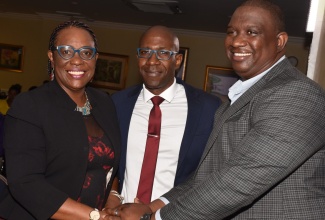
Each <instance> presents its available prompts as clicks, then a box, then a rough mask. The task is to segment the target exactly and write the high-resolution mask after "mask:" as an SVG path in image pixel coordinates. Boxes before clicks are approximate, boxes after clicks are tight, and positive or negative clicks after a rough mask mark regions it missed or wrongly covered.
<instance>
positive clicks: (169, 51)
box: [137, 47, 178, 60]
mask: <svg viewBox="0 0 325 220" xmlns="http://www.w3.org/2000/svg"><path fill="white" fill-rule="evenodd" d="M140 50H147V51H149V55H148V56H147V57H144V56H141V55H140ZM159 51H162V52H168V53H170V54H169V57H168V58H167V59H164V58H161V57H159V55H158V52H159ZM154 53H155V55H156V58H157V59H158V60H169V59H170V58H171V57H172V56H173V55H175V54H178V52H176V51H171V50H151V49H148V48H140V47H139V48H137V55H138V57H139V58H144V59H150V57H151V56H152V54H154Z"/></svg>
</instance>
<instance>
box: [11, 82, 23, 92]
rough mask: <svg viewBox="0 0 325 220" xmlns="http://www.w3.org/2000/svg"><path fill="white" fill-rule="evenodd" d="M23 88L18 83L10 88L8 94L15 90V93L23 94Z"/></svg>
mask: <svg viewBox="0 0 325 220" xmlns="http://www.w3.org/2000/svg"><path fill="white" fill-rule="evenodd" d="M21 87H22V86H21V85H20V84H18V83H17V84H14V85H12V86H10V88H9V90H8V92H9V91H12V90H14V91H16V93H17V94H19V93H20V92H21Z"/></svg>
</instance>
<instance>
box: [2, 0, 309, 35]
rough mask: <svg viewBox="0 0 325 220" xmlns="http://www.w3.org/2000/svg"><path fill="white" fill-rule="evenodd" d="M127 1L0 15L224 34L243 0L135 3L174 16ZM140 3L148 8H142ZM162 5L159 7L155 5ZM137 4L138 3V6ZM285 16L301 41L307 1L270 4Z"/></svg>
mask: <svg viewBox="0 0 325 220" xmlns="http://www.w3.org/2000/svg"><path fill="white" fill-rule="evenodd" d="M129 1H130V0H87V1H85V0H32V1H26V0H0V13H24V14H34V15H40V14H42V13H46V14H57V15H62V14H63V15H67V16H68V17H74V18H76V19H82V20H84V21H87V23H89V24H90V22H93V21H104V22H113V23H123V24H124V23H125V24H135V25H144V26H151V25H157V24H160V25H165V26H168V27H170V28H175V29H185V30H195V31H206V32H219V33H224V32H225V30H226V27H227V24H228V22H229V18H230V15H231V14H232V12H233V11H234V9H235V8H236V7H237V6H238V5H239V4H240V3H241V2H242V1H243V0H175V1H174V0H165V1H164V0H136V1H137V2H138V3H137V5H138V6H141V7H144V8H147V9H150V8H152V7H154V9H156V8H157V6H158V8H159V9H161V10H165V9H166V10H170V9H171V10H172V11H175V12H181V13H176V14H168V13H169V12H168V11H167V13H154V12H143V11H141V10H138V9H136V8H135V7H131V6H130V3H129ZM143 1H146V2H150V5H143ZM161 1H162V2H163V3H159V2H161ZM139 2H140V3H139ZM274 2H275V3H277V4H278V5H280V6H281V8H282V9H283V10H284V12H285V15H286V23H287V32H288V34H289V36H291V37H301V38H304V37H305V29H306V23H307V17H308V11H309V4H310V1H309V0H274Z"/></svg>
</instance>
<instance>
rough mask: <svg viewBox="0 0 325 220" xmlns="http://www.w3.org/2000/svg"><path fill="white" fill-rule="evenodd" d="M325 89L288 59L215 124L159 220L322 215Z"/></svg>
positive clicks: (219, 114) (222, 112) (225, 110)
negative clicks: (189, 174)
mask: <svg viewBox="0 0 325 220" xmlns="http://www.w3.org/2000/svg"><path fill="white" fill-rule="evenodd" d="M324 113H325V91H324V90H323V89H322V88H321V87H320V86H319V85H317V84H316V83H315V82H313V81H311V80H310V79H308V78H307V77H306V76H305V75H304V74H302V73H300V72H299V71H298V70H297V69H296V68H295V67H293V66H292V65H291V64H290V62H289V61H288V60H287V59H285V60H283V61H281V62H280V63H279V64H277V65H276V66H275V67H273V68H272V69H271V70H270V71H269V72H268V73H267V74H266V75H265V76H263V78H262V79H260V80H259V81H258V82H257V83H256V84H255V85H253V86H252V87H251V88H250V89H248V90H247V91H246V92H245V93H244V94H243V95H242V96H241V97H240V98H239V99H238V100H237V101H235V102H234V103H233V104H232V105H231V106H230V105H229V103H224V104H223V105H222V106H221V107H220V108H219V109H218V110H217V112H216V116H215V124H214V128H213V131H212V133H211V136H210V138H209V140H208V143H207V146H206V148H205V151H204V153H203V155H202V159H201V162H200V164H199V166H198V169H197V171H196V172H195V175H194V176H193V179H190V180H189V181H187V182H186V183H185V184H182V185H180V186H179V187H176V188H174V189H172V190H171V191H169V192H168V193H167V194H165V195H164V196H165V197H166V198H167V199H168V200H169V201H172V202H171V203H169V204H168V205H167V206H165V207H164V208H162V209H161V211H160V213H161V216H162V219H163V220H168V219H178V220H183V219H184V220H189V219H213V220H218V219H245V220H246V219H269V220H274V219H304V220H306V219H313V220H315V219H324V216H325V186H324V180H325V166H324V165H325V117H324Z"/></svg>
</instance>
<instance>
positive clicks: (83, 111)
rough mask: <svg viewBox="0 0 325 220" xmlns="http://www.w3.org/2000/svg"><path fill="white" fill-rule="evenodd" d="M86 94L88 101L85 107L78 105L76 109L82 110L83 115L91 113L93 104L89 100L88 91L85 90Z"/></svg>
mask: <svg viewBox="0 0 325 220" xmlns="http://www.w3.org/2000/svg"><path fill="white" fill-rule="evenodd" d="M85 95H86V103H85V105H84V106H83V107H79V106H77V107H76V109H75V111H78V112H81V113H82V115H90V109H91V105H90V102H89V100H88V96H87V93H86V92H85Z"/></svg>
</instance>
